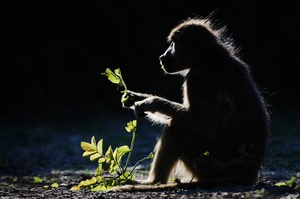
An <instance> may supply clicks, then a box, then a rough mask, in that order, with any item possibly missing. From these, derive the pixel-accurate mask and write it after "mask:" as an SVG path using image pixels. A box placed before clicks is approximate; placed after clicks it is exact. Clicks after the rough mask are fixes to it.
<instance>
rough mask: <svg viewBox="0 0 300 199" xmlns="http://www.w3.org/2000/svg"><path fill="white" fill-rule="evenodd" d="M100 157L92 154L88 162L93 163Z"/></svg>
mask: <svg viewBox="0 0 300 199" xmlns="http://www.w3.org/2000/svg"><path fill="white" fill-rule="evenodd" d="M100 157H101V154H100V153H95V154H93V155H91V156H90V160H91V161H94V160H97V159H98V158H100Z"/></svg>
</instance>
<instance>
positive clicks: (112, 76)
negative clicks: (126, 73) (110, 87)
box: [101, 68, 129, 103]
mask: <svg viewBox="0 0 300 199" xmlns="http://www.w3.org/2000/svg"><path fill="white" fill-rule="evenodd" d="M101 75H104V76H106V77H107V78H108V80H109V81H111V82H112V83H114V84H117V85H118V87H124V90H123V91H121V93H124V94H125V95H124V96H125V97H124V98H122V99H121V102H122V103H124V102H126V101H127V100H128V99H129V96H128V95H127V92H128V89H127V86H126V84H125V81H124V79H123V77H122V73H121V69H120V68H117V69H115V70H114V72H113V71H112V70H111V69H109V68H106V69H105V71H104V73H101Z"/></svg>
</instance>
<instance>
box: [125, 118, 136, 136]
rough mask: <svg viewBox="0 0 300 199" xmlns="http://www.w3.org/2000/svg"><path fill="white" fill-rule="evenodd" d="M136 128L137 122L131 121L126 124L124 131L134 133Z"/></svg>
mask: <svg viewBox="0 0 300 199" xmlns="http://www.w3.org/2000/svg"><path fill="white" fill-rule="evenodd" d="M136 128H137V120H133V121H130V122H128V123H127V126H126V127H125V129H126V131H127V132H129V133H133V132H135V131H136Z"/></svg>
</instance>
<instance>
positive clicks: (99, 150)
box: [97, 139, 103, 155]
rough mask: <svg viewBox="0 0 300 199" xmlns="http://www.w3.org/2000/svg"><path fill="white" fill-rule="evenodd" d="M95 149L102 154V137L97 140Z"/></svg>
mask: <svg viewBox="0 0 300 199" xmlns="http://www.w3.org/2000/svg"><path fill="white" fill-rule="evenodd" d="M97 151H98V153H100V154H101V155H102V154H103V139H101V140H99V142H98V144H97Z"/></svg>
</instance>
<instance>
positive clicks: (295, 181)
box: [275, 173, 300, 193]
mask: <svg viewBox="0 0 300 199" xmlns="http://www.w3.org/2000/svg"><path fill="white" fill-rule="evenodd" d="M275 186H278V187H282V186H285V187H290V188H292V189H294V190H295V191H298V192H299V193H300V173H297V174H296V176H291V178H290V179H289V180H288V181H285V182H278V183H276V184H275Z"/></svg>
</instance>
